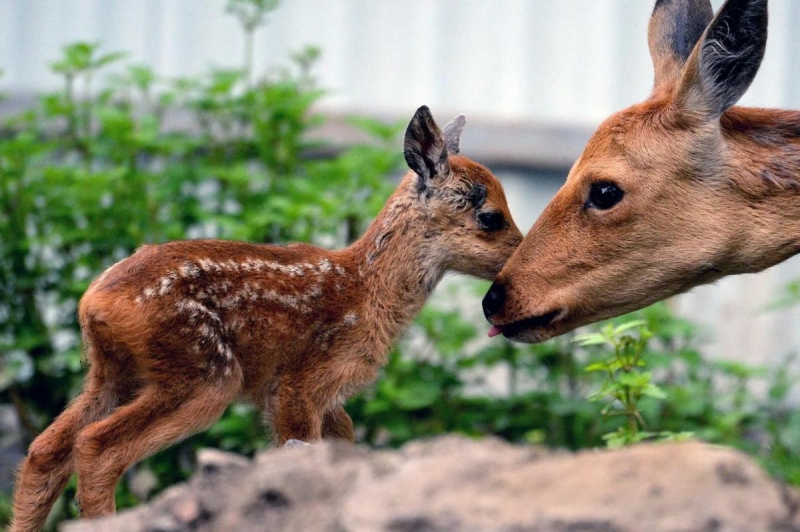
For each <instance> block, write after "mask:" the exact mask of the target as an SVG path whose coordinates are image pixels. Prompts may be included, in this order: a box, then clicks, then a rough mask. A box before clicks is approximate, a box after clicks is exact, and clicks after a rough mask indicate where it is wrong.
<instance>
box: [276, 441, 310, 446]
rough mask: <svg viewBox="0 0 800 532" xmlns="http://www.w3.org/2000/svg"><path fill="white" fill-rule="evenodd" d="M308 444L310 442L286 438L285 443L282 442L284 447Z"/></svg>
mask: <svg viewBox="0 0 800 532" xmlns="http://www.w3.org/2000/svg"><path fill="white" fill-rule="evenodd" d="M309 445H311V444H310V443H307V442H304V441H303V440H286V443H284V444H283V446H284V447H308V446H309Z"/></svg>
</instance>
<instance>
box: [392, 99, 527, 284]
mask: <svg viewBox="0 0 800 532" xmlns="http://www.w3.org/2000/svg"><path fill="white" fill-rule="evenodd" d="M465 123H466V120H465V118H464V116H463V115H462V116H459V117H457V118H456V119H454V120H453V121H452V122H450V123H449V124H447V125H446V126H445V127H444V129H443V130H440V129H439V127H438V126H437V125H436V122H434V120H433V116H431V113H430V110H429V109H428V108H427V107H425V106H423V107H420V108H419V109H418V110H417V112H416V113H415V114H414V117H413V118H412V119H411V122H410V123H409V125H408V128H407V130H406V135H405V142H404V147H403V154H404V156H405V159H406V162H407V163H408V166H409V168H410V169H411V170H412V171H413V173H409V175H408V176H406V179H407V180H412V181H413V183H414V187H415V189H416V190H415V196H416V199H418V200H419V201H415V202H414V203H413V204H412V205H411V208H413V209H417V210H418V214H417V218H418V219H420V220H421V221H420V223H419V224H418V225H419V227H424V229H425V239H426V240H429V241H430V244H431V245H432V246H435V253H433V254H432V256H431V263H436V264H437V266H438V269H440V271H445V270H453V271H456V272H458V273H463V274H468V275H474V276H477V277H482V278H484V279H492V278H494V276H495V275H497V273H498V272H499V271H500V268H502V266H503V264H504V263H505V261H506V260H507V259H508V257H509V255H510V254H511V253H512V252H513V251H514V249H516V247H517V246H518V245H519V243H520V242H521V240H522V234H521V233H520V232H519V229H517V226H516V224H515V223H514V220H513V219H512V217H511V213H510V212H509V210H508V204H507V203H506V197H505V193H504V192H503V188H502V186H501V184H500V182H499V181H498V180H497V178H496V177H495V176H494V175H493V174H492V173H491V172H490V171H489V170H488V169H487V168H486V167H484V166H483V165H481V164H478V163H476V162H474V161H472V160H470V159H468V158H466V157H462V156H459V155H458V153H459V143H460V137H461V131H462V130H463V128H464V125H465ZM400 188H401V190H402V189H403V187H402V186H401V187H400ZM390 203H391V202H390Z"/></svg>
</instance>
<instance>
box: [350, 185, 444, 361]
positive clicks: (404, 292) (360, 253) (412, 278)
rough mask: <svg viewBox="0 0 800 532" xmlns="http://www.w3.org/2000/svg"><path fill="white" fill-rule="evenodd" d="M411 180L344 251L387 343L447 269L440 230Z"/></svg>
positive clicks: (368, 313)
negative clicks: (434, 226)
mask: <svg viewBox="0 0 800 532" xmlns="http://www.w3.org/2000/svg"><path fill="white" fill-rule="evenodd" d="M410 181H411V180H409V179H406V180H404V182H403V184H401V186H400V187H399V188H398V190H397V191H396V192H395V193H394V194H393V195H392V197H391V198H390V199H389V201H388V202H387V204H386V206H385V207H384V209H383V210H382V211H381V213H380V214H379V215H378V217H377V218H376V220H375V221H374V222H373V223H372V225H371V226H370V227H369V229H368V230H367V231H366V233H364V235H363V236H362V237H361V238H360V239H359V240H358V241H356V242H355V243H354V244H353V245H352V246H350V247H349V248H347V250H345V251H346V252H347V253H348V254H349V255H350V256H351V257H352V259H353V260H354V263H355V264H354V265H355V267H356V268H357V269H358V274H359V281H360V283H361V288H362V299H361V301H362V303H361V304H362V309H363V310H362V311H363V313H364V317H365V321H366V322H367V323H368V324H370V327H371V331H372V334H375V335H376V337H375V340H376V341H377V342H379V343H381V344H385V345H384V346H383V347H388V345H389V344H391V342H392V341H393V340H394V339H395V338H396V337H397V335H399V333H400V332H401V331H402V330H403V329H404V328H405V326H406V325H408V323H409V322H410V321H411V320H412V319H413V318H414V316H415V315H416V314H417V313H418V312H419V310H420V309H421V308H422V305H423V304H424V303H425V301H426V300H427V298H428V296H429V295H430V294H431V292H432V291H433V289H434V288H435V287H436V285H437V283H438V282H439V281H440V280H441V278H442V276H443V274H444V271H445V267H444V264H443V260H442V258H441V257H440V256H439V255H440V253H438V252H437V249H439V247H438V246H436V245H435V235H436V233H435V231H432V230H431V229H430V227H429V226H430V222H429V221H426V220H425V213H424V211H423V210H422V208H421V204H420V200H419V199H418V197H417V193H416V191H415V187H414V186H413V183H411V182H410Z"/></svg>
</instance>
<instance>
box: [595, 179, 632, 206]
mask: <svg viewBox="0 0 800 532" xmlns="http://www.w3.org/2000/svg"><path fill="white" fill-rule="evenodd" d="M624 195H625V192H623V191H622V189H621V188H619V187H618V186H617V185H615V184H614V183H611V182H609V181H598V182H596V183H592V186H591V188H590V189H589V199H588V200H587V201H586V208H587V209H591V208H594V209H600V210H601V211H605V210H608V209H610V208H611V207H613V206H614V205H616V204H617V203H619V202H620V201H621V200H622V197H623V196H624Z"/></svg>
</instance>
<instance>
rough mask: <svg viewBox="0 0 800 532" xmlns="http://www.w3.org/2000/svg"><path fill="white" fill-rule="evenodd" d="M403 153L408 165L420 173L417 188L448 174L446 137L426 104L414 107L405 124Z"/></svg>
mask: <svg viewBox="0 0 800 532" xmlns="http://www.w3.org/2000/svg"><path fill="white" fill-rule="evenodd" d="M403 155H404V156H405V158H406V163H408V167H409V168H411V169H412V170H414V172H416V174H417V175H418V176H419V188H420V191H424V190H426V189H427V188H428V187H430V186H432V185H434V184H435V183H436V181H437V180H439V179H444V178H446V177H447V176H448V175H450V163H449V161H448V160H447V143H446V142H445V136H444V134H443V133H442V130H440V129H439V126H437V125H436V122H434V120H433V116H431V111H430V109H428V107H427V106H424V105H423V106H422V107H420V108H419V109H417V112H416V113H414V117H413V118H412V119H411V122H409V124H408V128H407V129H406V137H405V142H404V144H403Z"/></svg>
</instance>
